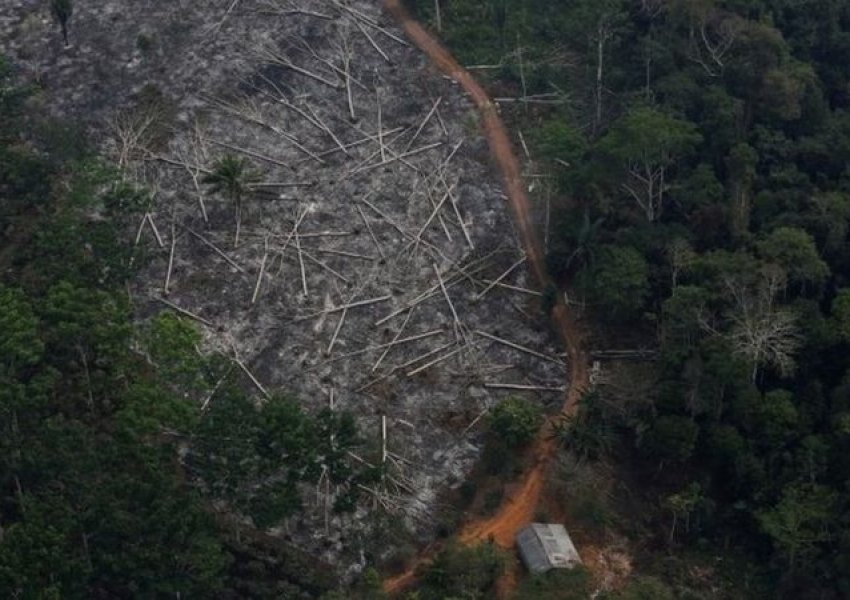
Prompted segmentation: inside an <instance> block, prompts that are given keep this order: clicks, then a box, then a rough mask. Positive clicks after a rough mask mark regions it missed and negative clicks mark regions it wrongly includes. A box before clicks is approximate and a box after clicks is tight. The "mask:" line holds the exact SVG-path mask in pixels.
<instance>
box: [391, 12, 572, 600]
mask: <svg viewBox="0 0 850 600" xmlns="http://www.w3.org/2000/svg"><path fill="white" fill-rule="evenodd" d="M382 1H383V5H384V8H385V9H386V10H387V12H389V13H390V14H391V15H392V16H393V17H394V18H395V20H396V21H397V22H398V24H399V25H400V26H401V27H402V28H403V29H404V31H405V33H406V34H407V36H408V38H409V39H410V40H411V41H412V42H413V43H414V44H416V46H417V47H419V49H421V50H422V51H423V52H424V53H425V54H427V55H428V58H429V59H430V60H431V62H432V63H433V64H434V65H435V66H436V67H437V68H439V69H440V70H441V71H442V72H443V73H445V74H446V75H448V76H449V77H451V79H453V80H454V81H455V82H457V83H458V84H459V85H461V86H462V87H463V89H464V90H465V91H466V93H467V94H469V96H470V98H471V99H472V101H473V103H474V104H475V106H476V108H477V109H478V112H479V113H480V116H481V124H482V129H483V133H484V136H485V138H486V139H487V143H488V144H489V146H490V152H491V153H492V156H493V159H494V161H495V163H496V167H497V168H498V170H499V171H500V173H501V175H502V180H503V184H504V187H505V192H506V194H507V197H508V203H509V205H510V207H511V211H512V213H513V217H514V223H515V226H516V228H517V231H518V233H519V236H520V241H521V243H522V246H523V248H524V249H525V253H526V256H527V258H528V264H530V265H531V269H532V271H533V272H534V276H535V278H536V280H537V283H538V285H539V286H540V289H545V288H546V286H548V285H550V284H552V285H554V282H553V281H552V280H551V278H550V277H549V276H548V274H547V273H546V268H545V264H544V260H543V251H542V248H541V246H540V240H539V239H538V238H537V236H536V235H535V233H534V228H533V227H532V223H531V216H530V215H531V209H530V203H529V200H528V196H527V195H526V193H525V187H524V185H523V181H522V176H521V171H520V165H519V161H518V160H517V157H516V154H515V153H514V151H513V146H512V144H511V142H510V138H509V137H508V132H507V129H506V128H505V124H504V123H503V122H502V119H501V118H500V117H499V113H498V111H497V109H496V106H495V105H494V104H493V102H492V101H491V100H490V97H489V96H488V95H487V92H485V91H484V89H483V88H482V87H481V86H480V85H479V84H478V82H476V81H475V79H474V78H473V77H472V75H470V74H469V72H468V71H466V70H465V69H464V68H463V67H461V66H460V65H459V64H458V63H457V61H455V59H454V58H453V57H452V55H451V54H450V53H449V52H448V50H446V49H445V48H444V47H443V46H442V45H441V44H440V43H439V42H438V41H437V40H436V39H434V37H432V36H431V34H429V33H428V32H427V31H426V30H425V29H424V28H423V27H422V26H421V25H420V24H419V23H417V22H416V21H415V20H414V19H413V18H412V17H411V16H410V14H409V13H408V12H407V10H406V9H405V8H404V7H403V6H402V5H401V2H400V0H382ZM556 296H557V298H556V305H555V307H554V308H553V310H552V315H551V317H552V322H553V325H554V326H555V328H556V330H557V331H558V334H559V335H560V337H561V339H562V340H563V343H564V346H565V348H566V351H567V363H568V365H569V379H570V380H569V382H568V383H569V387H568V390H569V391H568V392H567V395H566V398H565V400H564V406H563V409H562V413H561V414H562V415H563V414H566V415H570V414H573V413H574V412H575V410H576V408H577V407H578V401H579V399H580V397H581V394H582V391H583V390H584V388H585V386H586V385H587V382H588V368H587V364H588V361H587V355H586V354H585V353H584V351H583V350H582V347H581V342H582V335H581V330H580V328H579V327H578V326H577V324H576V322H575V320H574V318H573V315H572V314H571V313H570V312H569V311H568V309H567V306H566V304H565V303H564V300H563V298H562V297H561V295H560V294H556ZM560 416H561V415H558V416H557V417H552V418H550V420H549V421H548V422H547V423H545V424H544V425H543V427H541V429H540V431H539V432H538V434H537V437H536V438H535V440H534V442H533V444H532V447H531V450H530V452H531V456H532V457H533V460H532V461H531V464H530V466H529V468H528V469H527V470H526V471H525V473H523V475H522V477H521V478H520V480H519V481H518V482H517V485H516V486H515V487H516V491H514V492H513V493H511V494H510V495H508V496H506V497H505V499H504V500H503V502H502V505H501V506H500V507H499V509H498V511H497V512H496V513H495V514H494V515H492V516H491V517H488V518H486V519H482V520H475V521H472V522H469V523H467V524H466V525H464V526H463V527H462V528H461V530H460V531H459V532H458V534H457V537H458V539H459V540H460V541H461V542H463V543H465V544H472V543H475V542H479V541H485V540H489V539H492V540H493V541H495V542H496V543H497V544H498V545H499V546H501V547H503V548H510V547H511V546H513V543H514V537H515V536H516V534H517V532H518V531H519V530H520V528H522V527H523V526H524V525H526V524H528V523H530V522H531V521H532V520H533V518H534V514H535V511H536V509H537V506H538V504H539V502H540V498H541V496H542V494H543V491H544V483H545V480H546V475H547V473H548V466H549V463H550V462H551V460H552V458H553V457H554V456H555V450H556V447H555V442H554V440H553V439H552V438H551V436H550V435H549V431H550V424H551V422H552V421H553V420H554V419H556V418H558V417H560ZM429 559H430V555H429V554H425V555H422V556H420V557H419V558H418V559H417V560H416V561H415V563H414V564H413V565H411V566H410V567H409V568H408V570H407V571H405V572H404V573H402V574H400V575H398V576H396V577H393V578H390V579H387V580H386V581H385V582H384V590H385V591H386V592H387V593H389V594H397V593H399V592H401V591H403V590H404V589H406V588H407V587H408V586H409V585H410V584H412V583H413V581H414V580H415V572H416V568H417V567H418V566H419V565H420V564H423V563H424V562H427V561H428V560H429Z"/></svg>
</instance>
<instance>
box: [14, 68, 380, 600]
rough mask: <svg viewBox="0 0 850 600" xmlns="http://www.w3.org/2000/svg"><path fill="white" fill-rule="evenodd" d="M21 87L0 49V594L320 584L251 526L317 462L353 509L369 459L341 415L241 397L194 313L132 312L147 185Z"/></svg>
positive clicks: (316, 588) (214, 594) (194, 591)
mask: <svg viewBox="0 0 850 600" xmlns="http://www.w3.org/2000/svg"><path fill="white" fill-rule="evenodd" d="M38 106H39V102H38V90H37V89H29V88H25V87H22V86H20V85H16V83H15V82H14V80H13V78H12V70H11V68H10V67H9V66H8V65H7V64H5V63H3V64H0V234H2V238H0V239H2V243H0V332H2V334H0V596H1V597H3V598H33V599H36V598H160V597H185V598H242V597H251V598H280V597H285V598H317V597H320V596H323V595H326V594H332V593H336V592H335V590H336V589H337V587H338V586H339V585H340V580H339V578H337V577H336V576H335V574H334V572H333V569H332V568H331V567H329V566H328V565H323V564H321V562H320V561H317V560H316V559H315V558H313V557H308V556H305V555H303V554H302V553H300V552H298V551H297V550H295V549H294V548H292V547H290V546H289V545H287V544H286V543H284V542H283V541H282V540H281V539H280V538H274V537H271V536H268V535H266V534H264V533H263V530H264V529H265V528H267V527H270V526H272V525H280V524H285V523H286V520H287V518H290V517H292V516H294V515H297V514H298V513H299V511H300V510H301V507H302V501H301V498H300V493H299V486H300V485H301V484H302V483H304V482H315V481H316V480H317V478H318V477H319V474H320V473H325V474H326V475H327V476H328V477H330V479H331V481H332V482H333V483H334V484H335V485H337V486H339V489H341V490H342V493H341V494H339V495H338V496H337V502H336V505H335V506H334V507H333V509H334V510H336V511H349V510H351V509H352V507H353V505H354V503H355V502H356V500H357V494H356V491H357V490H358V489H359V488H358V487H357V485H356V484H357V483H360V482H366V481H369V480H370V479H371V478H374V477H377V476H379V475H380V474H379V473H377V472H374V471H373V470H370V469H363V468H360V469H357V468H354V467H352V466H351V465H349V464H348V462H347V461H346V458H347V457H346V451H347V450H349V449H351V448H354V447H356V446H359V445H360V444H361V442H360V439H359V436H358V433H357V429H356V427H355V424H354V420H353V419H352V417H351V416H350V415H348V414H344V413H330V412H329V411H326V412H323V413H319V414H307V413H305V412H303V411H302V410H301V409H300V407H299V405H298V403H297V402H296V400H294V399H292V398H287V397H286V396H284V395H274V396H273V397H272V398H270V399H269V400H268V401H266V402H263V403H262V408H258V407H257V404H256V403H255V401H254V399H253V398H251V397H250V396H249V394H248V393H247V390H249V389H250V388H249V387H248V386H247V385H245V382H244V381H242V380H241V379H240V370H239V369H237V368H234V364H233V362H232V360H231V359H229V358H228V357H225V356H222V355H217V354H202V353H200V352H199V351H198V347H199V344H200V341H201V338H200V333H199V332H198V331H197V329H196V328H195V327H194V326H193V324H191V323H190V322H187V321H185V320H183V319H181V318H179V317H177V316H176V315H174V314H173V313H171V312H162V313H160V314H158V315H155V316H154V317H153V318H151V319H149V320H148V321H147V322H146V323H144V324H142V325H137V324H134V322H133V321H132V320H131V315H132V306H131V300H130V296H129V288H128V287H126V285H125V284H126V282H127V280H128V277H129V276H130V275H131V274H132V273H133V272H134V270H135V269H137V268H138V267H139V265H141V264H143V263H144V261H145V258H146V257H145V251H144V249H143V248H142V246H139V247H138V248H134V247H133V244H132V232H133V231H134V230H135V227H136V224H137V223H138V221H139V219H140V217H141V215H142V214H143V212H142V211H143V210H144V208H145V207H146V206H147V203H148V202H149V195H148V194H147V193H146V192H145V190H142V189H138V188H136V187H133V186H132V185H130V184H129V183H127V182H125V181H123V179H122V177H121V176H120V174H119V173H117V172H115V171H114V170H112V169H110V168H109V167H107V166H106V165H105V164H104V163H103V162H101V161H100V160H99V159H98V158H97V156H96V155H95V154H94V153H93V152H92V151H91V149H90V148H88V147H87V146H86V144H85V142H84V141H83V140H84V136H82V135H81V134H80V132H79V131H77V130H76V129H75V128H74V127H73V126H72V125H70V124H68V123H60V122H56V121H54V120H51V119H48V118H46V117H45V116H44V115H43V114H41V113H42V111H40V110H39V108H38ZM365 455H366V456H368V454H365ZM373 580H374V578H372V580H368V579H367V582H366V583H365V584H363V586H361V587H363V590H364V591H363V593H367V592H368V593H370V594H371V592H369V590H370V589H372V587H374V586H372V587H370V586H369V585H368V582H369V581H372V583H374V581H373ZM358 589H359V588H358ZM358 593H360V592H358V591H357V590H353V591H350V592H347V597H357V596H356V594H358Z"/></svg>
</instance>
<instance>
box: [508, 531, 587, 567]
mask: <svg viewBox="0 0 850 600" xmlns="http://www.w3.org/2000/svg"><path fill="white" fill-rule="evenodd" d="M516 543H517V547H518V548H519V553H520V556H521V557H522V560H523V562H524V563H525V566H526V567H528V570H529V571H531V572H532V573H542V572H544V571H548V570H549V569H553V568H561V569H570V568H572V567H574V566H575V565H577V564H580V563H581V558H580V557H579V555H578V551H576V547H575V546H574V545H573V542H572V540H571V539H570V536H569V534H568V533H567V530H566V528H564V526H563V525H560V524H557V523H532V524H530V525H528V526H527V527H525V528H523V529H522V530H521V531H520V532H519V534H517V537H516Z"/></svg>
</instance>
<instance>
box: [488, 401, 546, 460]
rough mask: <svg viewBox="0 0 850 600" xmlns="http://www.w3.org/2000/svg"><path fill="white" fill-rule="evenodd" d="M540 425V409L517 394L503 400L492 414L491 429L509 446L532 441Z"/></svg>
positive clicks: (515, 446)
mask: <svg viewBox="0 0 850 600" xmlns="http://www.w3.org/2000/svg"><path fill="white" fill-rule="evenodd" d="M539 426H540V410H539V409H538V408H537V407H536V406H534V405H533V404H531V403H530V402H528V401H526V400H523V399H522V398H518V397H515V396H512V397H510V398H507V399H505V400H503V401H501V402H500V403H499V404H497V405H496V407H495V408H494V409H493V412H492V413H491V414H490V431H491V432H492V433H493V435H495V436H496V437H497V439H498V440H500V441H501V442H502V443H503V444H504V445H505V446H507V447H508V448H517V447H519V446H523V445H525V444H527V443H528V442H530V441H531V439H532V438H533V437H534V434H535V433H537V429H538V427H539Z"/></svg>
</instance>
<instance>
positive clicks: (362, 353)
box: [0, 0, 566, 569]
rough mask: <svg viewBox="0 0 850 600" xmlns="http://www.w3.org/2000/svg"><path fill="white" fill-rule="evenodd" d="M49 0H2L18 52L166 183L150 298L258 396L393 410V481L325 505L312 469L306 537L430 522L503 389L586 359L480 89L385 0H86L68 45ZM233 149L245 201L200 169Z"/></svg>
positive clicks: (551, 395) (327, 544)
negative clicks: (496, 149)
mask: <svg viewBox="0 0 850 600" xmlns="http://www.w3.org/2000/svg"><path fill="white" fill-rule="evenodd" d="M45 5H46V3H44V2H41V1H40V0H6V2H4V10H3V14H2V15H0V50H2V52H3V53H5V54H7V55H8V56H9V57H10V58H11V59H12V61H13V62H14V63H15V64H16V65H17V66H18V67H19V69H20V73H21V76H22V77H23V78H24V79H27V80H30V81H34V82H36V83H37V85H38V86H39V88H40V94H39V96H40V98H41V101H42V102H44V103H45V105H46V106H47V107H48V108H49V110H51V111H52V112H53V113H54V114H55V115H57V116H59V117H70V118H73V119H75V120H80V121H82V122H83V123H85V124H86V126H87V127H88V128H89V129H90V130H91V132H92V134H93V137H94V139H95V140H96V141H97V143H98V144H99V146H100V147H101V148H102V149H103V150H104V152H105V153H107V155H108V156H110V157H111V158H112V159H114V160H115V162H116V163H118V164H119V165H120V166H121V168H123V169H124V170H125V172H126V173H127V176H128V177H131V178H133V179H134V180H136V181H138V182H139V183H141V184H144V185H145V186H147V187H148V188H149V189H151V190H152V192H153V193H152V201H151V206H150V208H149V213H148V214H147V215H146V217H145V218H144V219H143V220H142V222H141V223H140V225H139V229H138V231H133V232H128V237H133V239H134V240H135V241H136V243H137V244H139V245H140V246H141V247H143V248H145V249H146V250H147V253H148V255H149V256H150V260H149V261H148V262H147V263H146V266H145V268H144V270H143V272H142V274H141V275H140V276H139V277H138V279H137V280H136V281H134V282H133V283H132V285H131V291H132V296H133V300H134V304H135V307H136V310H137V314H138V317H139V318H140V319H144V318H147V317H149V316H150V315H152V314H154V313H156V312H158V311H160V310H163V309H166V308H167V307H168V305H169V304H170V305H171V306H172V307H174V308H176V309H178V310H182V311H185V312H184V314H190V315H192V316H193V317H192V318H194V319H195V320H196V321H197V322H199V323H200V327H201V329H202V330H203V332H204V337H205V342H206V344H207V349H213V348H214V349H217V350H220V351H223V352H225V353H227V354H228V355H230V356H232V357H234V359H236V360H238V361H239V363H241V365H243V366H244V371H245V385H246V386H251V387H252V388H254V389H255V390H257V397H258V399H259V400H261V399H262V397H263V392H262V391H260V390H261V389H262V390H266V391H269V390H274V389H277V388H281V389H284V390H286V391H287V392H288V393H290V394H291V395H293V396H294V397H296V398H298V399H299V400H300V401H301V402H302V403H303V404H304V406H305V407H306V408H307V409H308V410H317V409H320V408H324V407H327V406H328V405H329V404H330V403H333V406H334V409H337V410H349V411H351V412H353V413H354V414H355V415H356V417H357V419H358V421H359V424H360V426H361V429H362V431H363V433H364V435H365V436H366V437H367V438H369V439H372V440H374V444H375V445H376V447H380V446H381V445H383V436H382V429H384V427H382V424H384V423H385V429H386V438H385V446H386V455H385V456H386V460H387V461H388V463H389V465H390V473H392V478H391V481H390V482H389V483H388V484H387V485H386V487H385V488H382V489H375V490H373V492H374V494H373V496H371V497H369V498H368V499H367V501H366V502H364V503H363V506H361V507H360V508H359V509H358V512H357V514H356V515H354V516H343V517H338V516H332V517H331V519H330V521H328V522H327V524H326V523H325V518H324V506H326V504H327V498H326V495H327V494H329V495H331V496H332V495H333V490H324V489H323V490H319V491H318V492H317V493H313V491H312V490H311V491H310V493H308V494H306V495H305V497H306V498H307V503H308V505H309V506H308V510H307V511H305V515H304V517H303V518H301V519H299V520H298V521H297V522H292V523H290V524H289V527H288V531H287V533H286V535H288V536H291V538H292V539H293V540H294V541H295V542H297V543H298V544H300V545H301V546H303V547H304V548H305V549H307V550H309V551H311V552H314V553H316V554H317V555H318V554H321V555H323V557H324V558H326V559H329V560H333V561H334V562H336V563H337V564H340V565H341V566H343V567H350V568H355V569H356V568H357V564H358V561H359V560H360V558H359V556H360V548H358V547H357V544H356V543H355V542H354V541H353V540H356V539H359V537H358V536H359V533H358V532H360V531H361V530H362V529H363V528H365V527H368V523H369V521H370V520H369V519H368V518H363V517H364V515H365V514H366V513H367V512H369V511H373V510H379V511H389V512H390V513H391V514H393V515H396V516H398V517H399V518H403V519H404V520H405V522H406V524H407V526H408V527H409V528H410V529H411V530H413V531H415V532H416V533H417V534H418V535H420V536H422V537H423V538H425V537H428V536H432V535H433V530H434V526H433V521H434V517H435V514H436V512H437V510H438V503H439V495H440V493H441V492H442V491H444V490H446V489H448V488H451V487H455V486H457V485H459V484H460V483H461V482H462V481H463V479H464V478H465V476H466V475H467V474H468V473H469V471H470V469H471V467H472V466H473V464H474V462H475V460H476V458H477V457H478V455H479V453H480V450H481V446H482V424H483V422H484V419H483V416H484V415H485V414H486V411H487V410H488V409H489V408H490V407H492V406H493V405H494V404H495V403H497V402H498V401H499V399H501V398H503V397H504V396H506V395H508V394H515V393H521V394H523V396H524V397H525V398H527V399H528V401H529V402H536V403H540V404H541V406H545V405H550V406H558V405H559V404H560V401H561V398H562V392H561V391H559V388H562V387H563V386H564V384H565V376H566V373H565V366H564V364H563V361H562V360H561V359H559V358H557V357H556V356H555V355H556V353H557V350H556V347H555V342H554V338H553V336H551V335H550V334H549V332H548V329H547V328H546V326H545V324H544V323H545V322H544V321H543V319H541V316H540V309H539V301H540V296H539V294H536V293H535V292H532V291H531V290H529V289H528V288H529V287H531V286H532V283H531V282H529V272H528V270H527V268H526V266H525V264H524V263H523V262H522V259H523V254H522V251H521V249H520V248H519V246H518V242H517V240H516V236H515V235H514V229H513V226H512V224H511V221H510V215H509V212H508V208H507V205H506V203H505V199H504V196H503V194H502V193H501V191H500V186H499V179H498V174H497V173H495V172H494V171H493V170H492V168H491V166H490V164H489V157H488V150H487V147H486V143H485V142H484V140H483V138H482V137H481V136H480V135H479V134H478V129H477V118H476V114H475V112H474V110H473V107H472V105H471V103H469V102H468V101H467V100H466V99H465V98H464V97H463V95H462V93H461V92H460V91H459V89H458V88H457V87H456V86H455V85H454V84H452V83H451V82H450V81H449V80H447V79H446V78H444V77H442V76H440V75H439V74H437V73H436V72H434V71H433V70H432V69H431V68H429V66H428V64H427V61H426V59H425V58H424V56H422V55H421V54H420V53H419V52H418V51H417V50H415V49H414V48H412V47H411V46H409V45H408V44H407V43H406V42H405V40H404V37H403V34H402V32H401V31H400V30H399V29H397V28H396V27H395V26H394V24H393V23H392V21H391V20H390V19H389V17H387V16H386V15H384V14H383V13H382V12H381V10H380V6H379V3H378V2H377V0H375V1H372V2H365V1H362V2H351V3H343V2H333V1H323V2H319V1H310V0H292V1H277V0H267V1H261V0H241V1H236V2H234V1H233V0H222V1H219V2H213V1H194V0H193V1H189V0H174V1H169V2H164V1H160V0H148V1H142V0H98V1H94V0H90V1H87V0H76V1H75V3H74V5H75V10H74V14H73V17H72V19H71V22H70V46H69V47H67V48H66V47H65V46H64V44H63V42H62V38H61V35H60V33H59V29H58V26H57V25H56V23H55V22H54V21H53V20H52V19H51V17H50V15H49V13H48V11H47V9H46V7H45ZM228 154H229V155H234V156H237V157H241V158H242V159H244V160H245V161H246V162H247V163H248V164H249V165H250V170H251V171H252V175H253V177H252V178H251V183H250V188H251V189H250V192H249V193H247V194H245V196H244V198H243V199H242V202H241V209H239V210H237V207H236V206H235V205H234V202H233V200H232V198H229V197H227V195H226V194H221V193H213V192H212V191H211V190H210V188H209V186H207V185H204V184H203V183H202V180H203V178H204V176H205V175H206V174H208V173H209V172H210V171H211V170H212V169H213V168H214V165H215V164H216V161H217V160H218V159H220V158H221V157H222V156H224V155H228ZM237 213H238V214H237ZM237 222H238V225H237ZM237 229H238V232H237ZM237 235H238V238H237ZM505 384H507V386H531V387H540V388H549V389H539V390H534V391H529V390H520V389H512V388H510V387H501V386H504V385H505ZM212 401H215V400H214V399H213V400H212ZM389 550H390V549H389V548H388V551H389Z"/></svg>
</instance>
